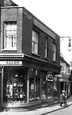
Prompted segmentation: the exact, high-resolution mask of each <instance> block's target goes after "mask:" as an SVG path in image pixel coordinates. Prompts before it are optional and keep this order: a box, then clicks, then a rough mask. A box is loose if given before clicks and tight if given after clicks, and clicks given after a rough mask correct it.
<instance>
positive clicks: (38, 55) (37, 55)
mask: <svg viewBox="0 0 72 115" xmlns="http://www.w3.org/2000/svg"><path fill="white" fill-rule="evenodd" d="M32 55H35V56H37V57H40V55H39V54H35V53H32Z"/></svg>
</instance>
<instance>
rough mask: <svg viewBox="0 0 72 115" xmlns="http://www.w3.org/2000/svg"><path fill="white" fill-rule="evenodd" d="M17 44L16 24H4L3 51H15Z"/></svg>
mask: <svg viewBox="0 0 72 115" xmlns="http://www.w3.org/2000/svg"><path fill="white" fill-rule="evenodd" d="M16 44H17V23H16V22H6V23H4V49H6V50H16Z"/></svg>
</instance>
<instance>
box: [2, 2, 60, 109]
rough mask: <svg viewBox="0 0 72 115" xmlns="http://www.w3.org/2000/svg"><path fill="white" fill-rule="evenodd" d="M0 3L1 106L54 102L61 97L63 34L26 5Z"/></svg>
mask: <svg viewBox="0 0 72 115" xmlns="http://www.w3.org/2000/svg"><path fill="white" fill-rule="evenodd" d="M0 2H1V3H0V5H1V8H0V20H1V23H0V84H1V85H0V92H1V93H0V103H1V108H4V107H25V106H30V105H35V104H38V103H42V102H47V103H53V102H54V99H55V98H54V97H57V98H59V80H58V78H56V77H55V75H56V74H59V73H60V44H59V39H60V37H59V35H57V34H56V33H55V32H54V31H52V30H51V29H50V28H49V27H47V26H46V25H45V24H44V23H42V22H41V21H40V20H39V19H37V18H36V17H35V16H34V15H33V14H31V13H30V12H29V11H27V10H26V9H25V8H24V7H18V6H17V5H16V4H15V3H13V2H12V1H11V0H0Z"/></svg>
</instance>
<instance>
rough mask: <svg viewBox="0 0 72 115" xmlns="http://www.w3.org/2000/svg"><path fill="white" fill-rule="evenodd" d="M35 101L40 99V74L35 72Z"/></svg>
mask: <svg viewBox="0 0 72 115" xmlns="http://www.w3.org/2000/svg"><path fill="white" fill-rule="evenodd" d="M35 80H36V82H35V100H39V99H40V72H39V71H37V70H36V71H35Z"/></svg>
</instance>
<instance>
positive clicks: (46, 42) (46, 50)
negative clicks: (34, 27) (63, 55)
mask: <svg viewBox="0 0 72 115" xmlns="http://www.w3.org/2000/svg"><path fill="white" fill-rule="evenodd" d="M47 57H48V38H45V58H47Z"/></svg>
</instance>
